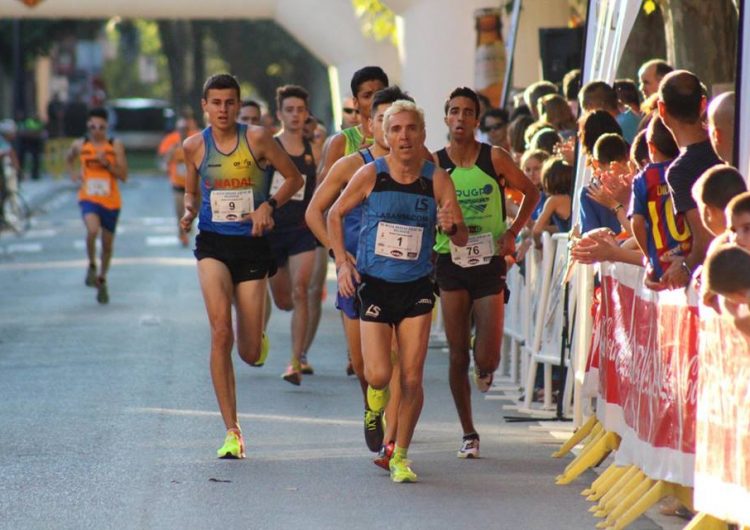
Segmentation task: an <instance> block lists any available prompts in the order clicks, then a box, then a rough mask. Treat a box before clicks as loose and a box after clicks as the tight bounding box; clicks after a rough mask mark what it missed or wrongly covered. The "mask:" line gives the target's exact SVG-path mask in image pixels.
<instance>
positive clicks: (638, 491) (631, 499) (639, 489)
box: [596, 475, 654, 528]
mask: <svg viewBox="0 0 750 530" xmlns="http://www.w3.org/2000/svg"><path fill="white" fill-rule="evenodd" d="M653 485H654V480H652V479H650V478H648V477H646V476H645V475H644V478H643V479H642V480H641V481H640V483H638V484H637V485H636V487H635V488H633V489H632V490H631V491H630V493H629V494H627V495H626V496H625V497H624V498H623V499H622V501H620V502H619V503H617V505H616V506H615V507H614V509H613V510H612V511H611V512H609V515H608V516H607V519H606V520H604V521H602V522H600V523H599V524H598V525H596V527H597V528H610V527H612V526H614V525H615V524H616V523H617V520H618V519H619V518H620V517H622V515H623V514H624V513H625V512H627V511H628V510H629V509H630V508H632V507H633V506H635V504H636V503H637V502H638V501H639V500H640V499H641V497H643V495H644V494H645V493H646V492H647V491H648V490H649V489H651V487H652V486H653Z"/></svg>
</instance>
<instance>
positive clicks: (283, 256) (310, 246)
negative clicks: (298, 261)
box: [266, 226, 317, 268]
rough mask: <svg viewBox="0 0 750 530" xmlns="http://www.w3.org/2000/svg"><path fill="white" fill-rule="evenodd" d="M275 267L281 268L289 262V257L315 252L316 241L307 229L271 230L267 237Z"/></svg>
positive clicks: (304, 227)
mask: <svg viewBox="0 0 750 530" xmlns="http://www.w3.org/2000/svg"><path fill="white" fill-rule="evenodd" d="M266 238H268V243H269V244H270V245H271V252H272V253H273V257H274V258H275V259H276V266H277V267H279V268H281V267H283V266H284V265H286V264H287V262H288V261H289V256H294V255H296V254H302V253H303V252H309V251H311V250H315V245H316V242H317V240H316V239H315V236H314V235H313V233H312V232H311V231H310V229H309V228H307V227H306V226H303V227H301V228H292V229H283V230H281V231H276V230H271V231H270V232H269V233H268V234H267V235H266Z"/></svg>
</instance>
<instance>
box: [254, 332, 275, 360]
mask: <svg viewBox="0 0 750 530" xmlns="http://www.w3.org/2000/svg"><path fill="white" fill-rule="evenodd" d="M270 349H271V342H270V341H269V340H268V335H266V332H265V331H264V332H263V335H262V336H261V338H260V356H259V357H258V360H257V361H255V362H254V363H250V366H253V367H255V368H260V367H261V366H263V365H264V364H266V359H268V351H269V350H270Z"/></svg>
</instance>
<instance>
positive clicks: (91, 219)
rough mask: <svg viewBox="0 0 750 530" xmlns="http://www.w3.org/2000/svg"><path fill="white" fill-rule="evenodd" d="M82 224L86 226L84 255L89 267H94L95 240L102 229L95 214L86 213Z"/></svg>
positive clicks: (99, 220)
mask: <svg viewBox="0 0 750 530" xmlns="http://www.w3.org/2000/svg"><path fill="white" fill-rule="evenodd" d="M83 224H84V225H86V255H87V256H88V258H89V265H94V267H96V238H97V237H98V236H99V231H100V230H101V229H102V222H101V219H99V216H98V215H97V214H95V213H87V214H85V215H84V216H83Z"/></svg>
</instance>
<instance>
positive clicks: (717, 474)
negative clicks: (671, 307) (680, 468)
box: [695, 307, 750, 526]
mask: <svg viewBox="0 0 750 530" xmlns="http://www.w3.org/2000/svg"><path fill="white" fill-rule="evenodd" d="M748 403H750V346H749V345H748V342H747V340H746V339H745V338H744V337H743V336H742V335H740V333H739V332H738V331H737V330H736V329H735V328H734V325H733V323H732V322H731V320H730V319H729V318H722V317H721V316H720V315H718V314H716V312H714V311H713V310H712V309H710V308H706V307H701V332H700V378H699V384H698V420H697V432H696V448H695V507H696V509H697V510H699V511H701V512H706V513H709V514H711V515H713V516H714V517H717V518H719V519H721V520H723V521H731V522H734V523H738V524H741V525H743V526H747V525H750V458H748V455H750V405H748Z"/></svg>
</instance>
